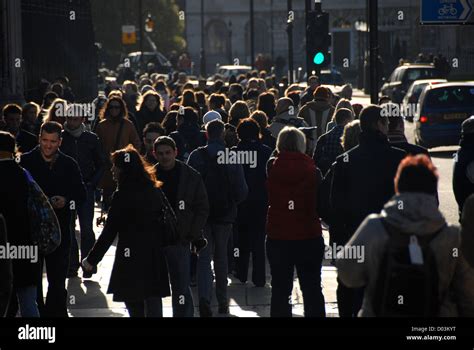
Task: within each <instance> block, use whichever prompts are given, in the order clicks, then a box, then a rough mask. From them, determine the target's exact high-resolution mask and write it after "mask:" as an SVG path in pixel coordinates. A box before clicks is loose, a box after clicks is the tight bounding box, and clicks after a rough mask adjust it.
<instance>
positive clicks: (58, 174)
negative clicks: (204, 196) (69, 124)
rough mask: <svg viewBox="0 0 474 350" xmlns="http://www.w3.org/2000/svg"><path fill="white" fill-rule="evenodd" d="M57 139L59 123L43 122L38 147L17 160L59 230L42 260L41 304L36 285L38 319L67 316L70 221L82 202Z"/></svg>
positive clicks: (77, 177) (78, 179)
mask: <svg viewBox="0 0 474 350" xmlns="http://www.w3.org/2000/svg"><path fill="white" fill-rule="evenodd" d="M61 136H62V127H61V125H60V124H59V123H56V122H46V123H44V124H43V125H42V126H41V130H40V136H39V137H40V144H39V146H38V147H36V148H35V149H34V150H33V151H31V152H29V153H26V154H24V155H23V156H22V157H21V165H22V166H23V167H24V168H25V169H26V170H28V171H29V172H30V173H31V175H32V176H33V178H34V180H35V181H36V182H37V183H38V185H39V186H40V187H41V188H42V190H43V192H44V193H45V195H46V196H47V197H48V198H50V199H51V205H52V206H53V208H54V209H55V210H54V211H55V213H56V216H57V217H58V220H59V225H60V227H61V244H60V245H59V247H58V248H57V249H56V250H55V251H54V252H53V253H51V254H49V255H47V256H45V257H44V260H45V262H46V273H47V276H48V294H47V297H46V303H45V304H44V302H43V291H42V283H41V282H40V283H39V284H38V306H39V310H40V314H41V316H42V317H68V314H67V291H66V276H67V272H68V267H69V254H70V249H71V236H72V233H71V220H72V215H73V212H74V210H76V208H77V207H78V206H79V205H80V204H81V203H82V202H83V201H84V200H85V199H86V190H85V187H84V183H83V181H82V175H81V171H80V170H79V166H78V165H77V163H76V161H75V160H74V159H72V158H70V157H69V156H67V155H65V154H64V153H62V152H61V151H59V147H60V146H61V141H62V138H61Z"/></svg>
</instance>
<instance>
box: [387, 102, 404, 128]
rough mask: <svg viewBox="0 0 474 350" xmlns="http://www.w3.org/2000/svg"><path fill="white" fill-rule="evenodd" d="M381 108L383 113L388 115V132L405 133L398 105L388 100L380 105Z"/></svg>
mask: <svg viewBox="0 0 474 350" xmlns="http://www.w3.org/2000/svg"><path fill="white" fill-rule="evenodd" d="M382 109H383V110H385V112H386V113H384V115H387V116H388V132H389V134H393V133H405V119H404V118H403V117H402V116H401V115H400V113H399V107H398V105H396V104H395V103H392V102H388V103H385V104H383V105H382ZM392 111H393V113H392Z"/></svg>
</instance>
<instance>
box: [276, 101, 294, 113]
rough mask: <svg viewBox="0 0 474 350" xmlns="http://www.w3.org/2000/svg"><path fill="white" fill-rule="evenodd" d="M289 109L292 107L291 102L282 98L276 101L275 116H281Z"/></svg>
mask: <svg viewBox="0 0 474 350" xmlns="http://www.w3.org/2000/svg"><path fill="white" fill-rule="evenodd" d="M290 107H294V106H293V100H292V99H291V98H289V97H282V98H280V99H279V100H278V102H277V106H276V113H277V115H278V114H282V113H284V112H287V111H288V110H289V109H290Z"/></svg>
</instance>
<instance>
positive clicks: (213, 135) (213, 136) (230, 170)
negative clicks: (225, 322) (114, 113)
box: [188, 120, 248, 317]
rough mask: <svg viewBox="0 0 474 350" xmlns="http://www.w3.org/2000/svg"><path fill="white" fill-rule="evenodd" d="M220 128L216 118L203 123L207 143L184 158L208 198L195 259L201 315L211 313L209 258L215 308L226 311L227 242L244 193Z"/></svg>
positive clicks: (244, 186)
mask: <svg viewBox="0 0 474 350" xmlns="http://www.w3.org/2000/svg"><path fill="white" fill-rule="evenodd" d="M224 128H225V126H224V123H223V122H222V121H220V120H214V121H212V122H210V123H209V124H207V126H206V132H207V137H208V142H207V145H206V146H204V147H200V148H198V149H196V150H195V151H194V152H192V153H191V155H190V157H189V161H188V165H190V166H191V167H193V168H194V169H196V170H197V171H198V172H199V173H200V174H201V176H202V178H203V180H204V185H205V186H206V190H207V195H208V199H209V217H208V219H207V223H206V226H205V228H204V237H205V238H206V239H207V241H208V243H209V244H208V246H207V247H206V248H204V249H203V250H202V251H201V252H200V254H199V257H198V262H197V265H198V266H197V268H198V294H199V312H200V315H201V317H211V316H212V310H211V299H212V282H213V277H212V270H211V261H212V260H213V261H214V271H215V274H216V297H217V301H218V303H219V309H218V311H219V314H229V300H228V297H227V273H228V259H227V246H228V241H229V239H230V236H231V234H232V230H233V228H232V225H233V224H234V223H235V220H236V218H237V205H238V204H239V203H241V202H242V201H243V200H245V198H246V197H247V194H248V187H247V183H246V181H245V175H244V170H243V167H242V165H240V164H229V162H227V161H226V159H225V157H222V155H223V154H225V151H226V149H225V144H224ZM222 158H224V159H222Z"/></svg>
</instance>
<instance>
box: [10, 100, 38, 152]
mask: <svg viewBox="0 0 474 350" xmlns="http://www.w3.org/2000/svg"><path fill="white" fill-rule="evenodd" d="M2 114H3V118H4V119H5V123H6V128H5V131H7V132H9V133H11V134H12V135H13V136H14V137H15V140H16V143H17V146H18V151H20V152H21V153H25V152H29V151H31V150H32V149H33V148H35V147H36V145H37V144H38V140H37V138H36V136H35V135H34V134H32V133H30V132H29V131H27V130H24V129H22V128H21V127H20V125H21V115H22V111H21V108H20V106H18V105H15V104H9V105H6V106H5V107H3V111H2Z"/></svg>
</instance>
